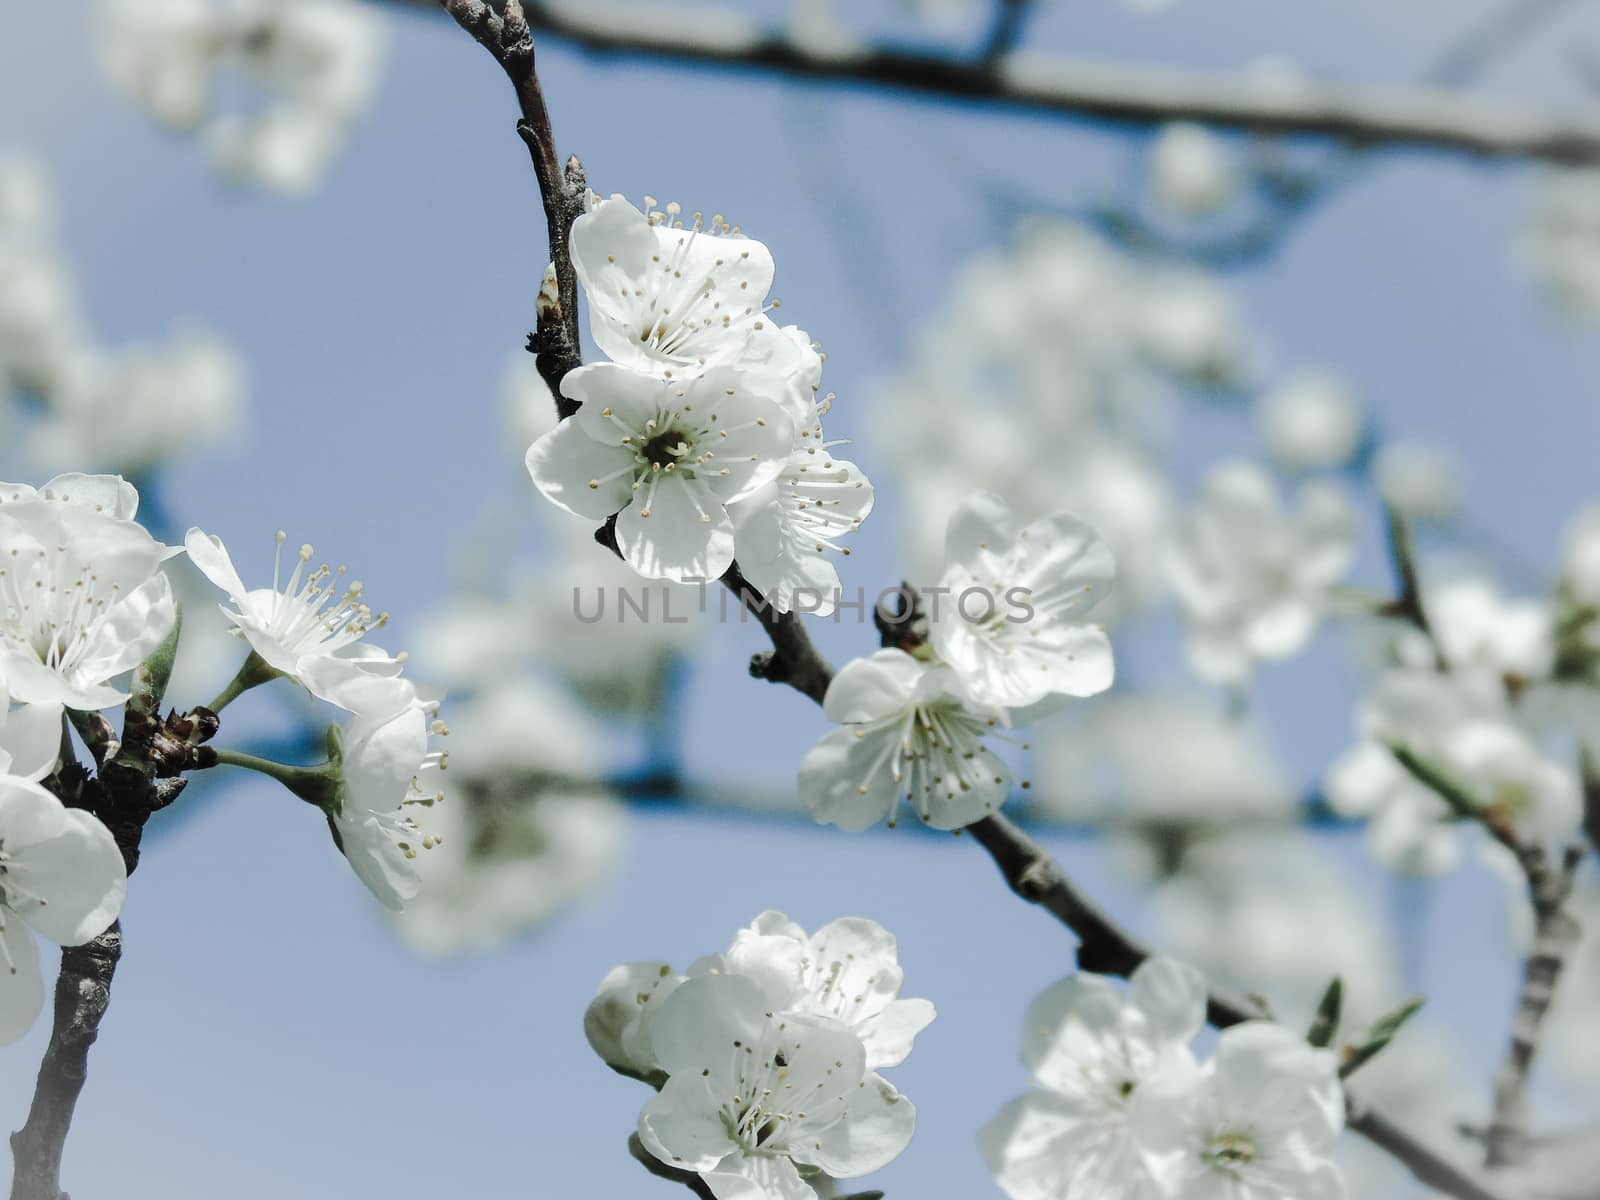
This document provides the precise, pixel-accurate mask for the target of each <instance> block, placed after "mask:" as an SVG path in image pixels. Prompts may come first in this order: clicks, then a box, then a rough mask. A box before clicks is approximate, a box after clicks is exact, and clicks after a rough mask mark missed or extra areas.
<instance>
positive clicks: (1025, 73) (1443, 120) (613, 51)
mask: <svg viewBox="0 0 1600 1200" xmlns="http://www.w3.org/2000/svg"><path fill="white" fill-rule="evenodd" d="M393 2H395V3H399V4H404V5H407V6H413V7H415V6H421V5H423V4H427V5H429V6H430V7H431V6H432V5H433V4H434V3H436V2H437V0H393ZM444 2H445V3H446V6H447V7H448V8H450V9H451V11H452V15H454V14H455V10H456V9H458V8H459V9H462V10H464V11H470V12H475V11H476V10H479V9H484V10H487V11H490V12H491V13H492V11H493V10H491V9H488V6H487V5H486V4H483V3H482V2H481V0H444ZM521 9H522V12H523V14H524V23H525V25H526V26H527V27H530V28H532V29H535V30H537V31H538V32H540V33H541V34H544V35H547V36H549V37H550V38H553V39H555V40H557V41H560V42H565V43H568V44H570V45H572V46H575V47H577V48H578V49H581V50H586V51H588V52H590V53H593V54H596V55H602V56H610V57H617V58H631V59H646V60H654V61H667V62H677V63H693V64H703V65H707V66H713V67H719V68H723V69H727V70H744V71H750V72H759V73H765V74H775V75H781V76H789V77H794V78H802V79H817V80H825V81H833V82H839V83H848V84H854V85H857V86H861V87H867V88H874V89H879V90H883V91H890V92H903V93H910V94H914V95H924V96H933V97H938V98H941V99H945V100H953V101H961V102H967V103H978V104H983V105H985V106H987V107H990V108H999V109H1008V110H1013V111H1022V112H1036V113H1054V114H1058V115H1062V116H1069V117H1076V118H1080V119H1086V120H1092V121H1099V122H1105V123H1108V124H1114V125H1122V126H1131V127H1136V128H1148V127H1150V126H1152V125H1162V124H1165V123H1167V122H1169V121H1174V120H1189V121H1198V122H1201V123H1203V124H1207V125H1211V126H1214V127H1216V128H1219V129H1230V130H1237V131H1240V132H1245V133H1258V134H1269V135H1279V136H1296V135H1298V136H1308V135H1309V136H1319V137H1326V138H1329V139H1332V140H1336V141H1344V142H1349V143H1353V144H1355V145H1362V146H1376V145H1387V146H1406V147H1420V148H1429V149H1437V150H1452V151H1456V152H1459V153H1463V154H1468V155H1473V156H1478V157H1487V158H1535V159H1541V160H1544V161H1547V162H1556V163H1568V164H1586V163H1594V162H1600V116H1597V115H1596V114H1594V113H1593V112H1584V113H1581V114H1571V115H1559V114H1555V113H1550V112H1547V111H1544V110H1543V109H1540V108H1537V107H1532V106H1528V105H1524V104H1520V103H1517V102H1514V101H1510V100H1498V99H1494V100H1491V99H1487V98H1473V97H1463V96H1457V95H1453V94H1451V93H1450V92H1449V91H1447V90H1444V89H1441V88H1428V87H1424V88H1418V87H1398V86H1376V85H1370V84H1364V85H1359V86H1354V85H1352V86H1339V85H1333V84H1325V83H1318V82H1311V81H1308V82H1306V83H1305V84H1304V85H1303V86H1300V87H1296V88H1295V89H1293V90H1292V91H1291V90H1276V91H1275V90H1271V89H1264V88H1262V87H1260V86H1258V85H1257V84H1255V83H1253V82H1252V81H1251V80H1249V79H1248V78H1243V77H1239V76H1228V75H1212V74H1203V73H1197V72H1184V71H1178V70H1173V69H1170V68H1164V67H1146V66H1134V65H1125V64H1115V63H1102V62H1090V61H1085V60H1080V59H1071V58H1064V57H1056V56H1047V55H1041V54H1012V55H1009V56H1007V57H1005V58H1003V59H1002V60H1001V61H1000V62H999V63H997V64H994V65H993V66H991V65H989V64H986V63H984V62H982V61H977V62H971V61H963V60H960V59H951V58H948V57H941V56H938V55H931V54H925V53H919V52H912V51H900V50H874V51H870V52H868V53H865V54H861V55H855V56H832V57H830V56H826V55H819V54H815V53H812V52H811V51H809V50H807V49H805V48H804V47H801V46H798V45H795V44H793V43H792V42H790V41H789V39H787V38H786V37H783V36H781V35H761V34H759V33H757V34H754V35H752V36H749V37H743V36H730V37H726V38H722V39H710V38H707V37H706V36H704V33H703V31H701V30H696V29H693V28H690V27H689V26H687V25H685V26H684V27H683V28H681V29H680V28H676V27H674V26H673V25H672V24H670V23H668V22H660V23H658V24H653V25H651V26H649V27H648V28H641V27H629V26H628V25H626V24H624V23H623V22H620V21H618V20H616V19H615V17H614V13H601V14H594V15H590V14H585V13H584V12H582V11H581V10H579V9H577V8H574V7H563V8H561V9H557V8H555V7H554V6H552V5H547V4H540V3H533V2H530V3H527V4H523V5H522V6H521ZM456 19H457V20H458V21H461V23H462V24H463V25H465V26H466V27H467V28H468V29H469V30H472V31H473V32H474V36H477V32H476V28H475V25H474V24H472V23H469V21H467V20H463V19H462V17H461V16H457V18H456ZM739 19H740V18H739V16H738V14H737V13H731V14H730V21H737V20H739ZM479 41H484V38H482V37H479ZM485 45H487V46H489V48H490V49H491V51H494V52H496V56H497V57H499V53H498V51H496V47H495V45H494V44H493V43H492V42H487V41H486V42H485Z"/></svg>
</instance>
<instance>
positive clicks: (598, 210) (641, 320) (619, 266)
mask: <svg viewBox="0 0 1600 1200" xmlns="http://www.w3.org/2000/svg"><path fill="white" fill-rule="evenodd" d="M645 203H646V209H647V211H646V212H640V211H639V210H638V209H637V208H635V207H634V206H633V205H631V204H629V203H628V201H627V200H625V199H623V198H622V197H621V196H612V197H611V198H610V199H608V200H602V201H601V202H600V203H599V204H598V205H596V206H595V208H594V209H593V210H592V211H591V212H588V213H585V214H584V215H583V216H581V217H579V218H578V219H577V220H576V221H574V222H573V225H572V265H573V267H574V268H575V269H576V271H577V274H578V281H579V283H581V284H582V285H583V291H584V295H585V296H586V297H587V298H588V300H589V331H590V333H591V334H592V335H593V336H594V340H595V344H596V345H597V346H599V347H600V349H601V350H602V351H604V352H605V354H606V355H607V356H608V357H609V358H611V359H612V360H613V361H614V362H617V363H621V364H622V365H624V366H629V367H634V368H637V369H638V370H641V371H645V372H649V373H653V374H657V375H677V376H678V377H682V376H684V375H687V374H693V373H694V372H697V371H700V370H703V369H705V368H707V367H714V366H738V367H761V368H765V369H768V370H770V371H771V372H772V373H773V374H774V375H777V376H779V377H783V378H793V379H794V383H795V389H796V390H795V391H794V394H793V397H792V399H793V403H794V406H795V411H794V413H793V415H794V416H795V418H796V419H797V420H799V419H802V413H801V412H800V411H799V405H801V404H803V403H804V401H805V400H806V399H807V398H808V396H807V394H806V392H805V384H804V376H805V374H806V366H807V362H806V355H805V349H804V348H803V347H802V345H801V344H799V343H797V342H796V340H795V339H793V338H790V337H789V336H787V335H785V334H784V333H783V332H782V331H781V330H780V329H779V328H778V326H777V325H776V324H774V323H773V322H772V321H771V320H770V319H769V318H768V317H767V315H766V312H767V308H768V304H767V292H768V291H770V290H771V288H772V277H773V271H774V267H773V262H772V253H771V251H769V250H768V249H767V248H766V246H764V245H762V244H761V243H760V242H758V241H755V240H754V239H752V238H747V237H744V236H743V235H742V234H740V233H739V232H738V231H737V230H736V229H733V228H732V227H730V226H728V225H727V223H726V222H724V221H723V220H722V218H721V217H720V216H713V217H712V218H711V224H710V226H709V227H707V226H706V225H705V224H704V222H703V221H702V220H701V219H700V218H699V217H698V215H696V217H695V221H694V226H693V227H692V228H684V226H683V223H682V222H681V221H680V220H679V219H678V214H679V211H680V210H679V208H678V206H677V205H676V204H669V205H668V206H667V208H666V211H665V212H657V211H655V201H654V200H653V199H652V198H650V197H646V198H645ZM806 345H809V343H806Z"/></svg>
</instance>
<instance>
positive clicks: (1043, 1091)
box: [978, 958, 1206, 1200]
mask: <svg viewBox="0 0 1600 1200" xmlns="http://www.w3.org/2000/svg"><path fill="white" fill-rule="evenodd" d="M1205 1014H1206V983H1205V979H1204V977H1203V976H1202V975H1201V974H1200V972H1198V971H1196V970H1195V969H1194V968H1192V967H1187V966H1184V965H1182V964H1181V963H1178V962H1175V961H1173V960H1172V959H1166V958H1153V959H1150V960H1148V961H1147V962H1145V963H1144V964H1142V965H1141V966H1140V967H1139V969H1138V970H1136V971H1135V972H1134V973H1133V976H1132V977H1131V979H1130V985H1129V990H1128V995H1127V998H1126V1000H1124V998H1123V996H1122V994H1121V993H1120V992H1119V991H1118V990H1117V987H1116V985H1115V984H1114V983H1113V982H1112V981H1111V980H1110V979H1108V978H1106V977H1104V976H1100V975H1091V974H1087V973H1084V972H1080V973H1078V974H1076V975H1069V976H1068V977H1067V978H1065V979H1063V980H1061V981H1060V982H1058V983H1056V984H1054V985H1052V986H1051V987H1049V988H1047V989H1046V990H1045V991H1044V992H1043V993H1041V994H1040V995H1039V996H1038V997H1037V998H1035V1000H1034V1001H1033V1003H1032V1004H1031V1005H1029V1006H1028V1013H1027V1017H1026V1018H1025V1019H1024V1022H1023V1043H1022V1060H1023V1062H1024V1064H1025V1065H1026V1066H1027V1067H1028V1071H1029V1074H1030V1076H1031V1078H1032V1081H1033V1083H1034V1084H1035V1086H1036V1087H1037V1088H1038V1089H1039V1090H1037V1091H1033V1092H1029V1093H1028V1094H1026V1095H1024V1096H1022V1097H1020V1098H1018V1099H1016V1100H1014V1101H1012V1102H1011V1103H1010V1104H1008V1105H1007V1106H1006V1107H1005V1108H1004V1109H1002V1110H1001V1112H1000V1114H999V1115H998V1116H997V1117H995V1119H994V1120H993V1121H991V1122H990V1123H989V1124H988V1125H986V1126H984V1128H983V1129H982V1130H981V1131H979V1134H978V1146H979V1149H980V1150H981V1151H982V1153H983V1157H984V1160H985V1161H986V1162H987V1163H988V1164H989V1169H990V1170H991V1171H993V1172H994V1174H995V1180H996V1182H997V1183H999V1185H1000V1187H1001V1190H1003V1191H1004V1192H1005V1193H1006V1194H1007V1195H1008V1196H1010V1197H1012V1200H1057V1198H1058V1197H1061V1196H1077V1195H1080V1194H1082V1195H1085V1196H1093V1197H1095V1198H1096V1200H1156V1197H1159V1196H1161V1195H1162V1194H1163V1193H1161V1192H1160V1191H1159V1190H1158V1189H1157V1187H1156V1183H1155V1180H1154V1178H1153V1177H1152V1176H1151V1174H1150V1172H1149V1170H1148V1169H1147V1167H1146V1165H1145V1162H1144V1159H1143V1158H1142V1157H1141V1155H1140V1148H1139V1145H1138V1144H1137V1142H1136V1140H1135V1137H1134V1129H1133V1126H1132V1125H1131V1123H1130V1114H1131V1113H1132V1111H1133V1106H1134V1104H1135V1103H1136V1102H1137V1100H1138V1098H1139V1096H1140V1094H1141V1093H1142V1092H1143V1091H1144V1089H1145V1088H1146V1087H1147V1086H1149V1085H1150V1084H1151V1083H1152V1081H1154V1080H1158V1079H1159V1078H1161V1077H1162V1076H1163V1075H1165V1074H1170V1073H1172V1072H1174V1071H1177V1072H1180V1073H1182V1074H1184V1075H1187V1074H1188V1073H1189V1072H1190V1071H1192V1070H1193V1069H1194V1066H1195V1060H1194V1057H1193V1055H1192V1053H1191V1052H1190V1049H1189V1043H1190V1042H1192V1041H1193V1040H1194V1038H1195V1036H1196V1034H1198V1033H1199V1032H1200V1029H1201V1026H1203V1025H1204V1024H1205Z"/></svg>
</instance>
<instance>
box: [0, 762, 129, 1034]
mask: <svg viewBox="0 0 1600 1200" xmlns="http://www.w3.org/2000/svg"><path fill="white" fill-rule="evenodd" d="M127 888H128V875H127V871H126V869H125V868H124V866H123V862H122V852H121V851H120V850H118V849H117V843H116V839H115V838H113V837H112V836H111V831H110V830H108V829H107V828H106V827H105V826H104V825H102V824H101V823H100V822H99V821H98V820H96V819H95V818H94V817H92V816H90V815H89V814H88V813H86V812H84V811H83V810H82V809H75V808H67V807H65V806H64V805H63V804H62V803H61V801H60V800H58V799H56V798H55V797H54V796H52V795H51V794H50V793H49V792H47V791H45V789H44V788H42V787H40V786H39V785H38V784H37V783H33V782H30V781H28V780H26V779H20V778H18V777H17V776H15V775H6V774H0V1045H7V1044H9V1043H11V1042H14V1041H16V1040H17V1039H18V1038H20V1037H21V1036H22V1035H23V1034H24V1033H26V1032H27V1031H28V1028H29V1027H30V1026H31V1025H32V1024H33V1020H34V1018H35V1017H36V1016H38V1014H39V1009H40V1007H41V1006H42V1004H43V1002H44V980H43V978H42V977H41V976H40V974H39V950H38V947H37V945H35V943H34V940H33V935H34V933H35V932H37V933H39V934H41V935H43V936H44V937H46V938H48V939H50V940H51V941H52V942H55V943H56V944H57V945H61V946H81V945H82V944H83V943H85V942H87V941H89V940H91V939H92V938H95V937H98V936H99V935H100V934H101V933H103V932H105V930H106V929H107V928H108V927H109V926H110V924H111V923H112V922H113V921H115V920H116V919H117V915H118V914H119V913H120V912H121V911H122V900H123V897H124V896H125V895H126V893H127Z"/></svg>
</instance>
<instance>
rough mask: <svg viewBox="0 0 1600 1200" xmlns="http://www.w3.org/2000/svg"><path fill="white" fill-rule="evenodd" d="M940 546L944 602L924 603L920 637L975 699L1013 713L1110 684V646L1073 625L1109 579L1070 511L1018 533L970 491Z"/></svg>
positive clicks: (994, 506) (1097, 632) (1096, 631)
mask: <svg viewBox="0 0 1600 1200" xmlns="http://www.w3.org/2000/svg"><path fill="white" fill-rule="evenodd" d="M945 547H946V549H945V553H946V558H947V561H948V564H949V565H948V566H947V567H946V569H945V574H944V577H943V579H942V580H941V581H940V583H941V586H942V587H943V588H944V590H945V592H946V595H945V596H944V598H943V600H942V602H941V601H937V599H936V602H935V603H932V604H931V605H930V606H929V618H930V619H929V623H928V629H929V636H930V637H931V639H932V642H933V645H934V648H935V649H936V650H937V651H938V653H939V657H940V658H941V659H943V660H944V661H945V662H946V663H948V664H949V665H950V667H951V668H952V669H953V670H954V671H955V672H956V673H957V674H958V675H959V676H960V677H961V682H962V685H963V686H964V687H965V689H966V690H967V692H968V693H969V694H970V695H971V696H972V697H973V698H974V699H976V700H978V701H979V702H980V703H983V704H987V705H992V706H994V707H997V708H1022V707H1025V706H1027V705H1031V704H1035V703H1037V702H1038V701H1040V700H1043V699H1044V698H1045V697H1047V696H1051V695H1061V696H1077V697H1081V696H1093V695H1096V694H1097V693H1099V692H1103V691H1105V690H1106V689H1107V688H1109V687H1110V686H1111V680H1112V675H1113V666H1112V658H1111V640H1110V639H1109V638H1108V637H1106V633H1105V630H1103V629H1101V628H1100V627H1099V626H1098V625H1089V624H1085V623H1083V622H1081V621H1079V620H1076V619H1075V618H1077V617H1079V616H1080V615H1081V614H1083V613H1085V612H1087V611H1088V610H1089V609H1091V608H1093V607H1094V605H1095V603H1096V602H1097V601H1098V600H1099V599H1100V597H1101V596H1103V595H1104V594H1106V592H1108V591H1109V590H1110V588H1111V583H1112V580H1113V578H1114V577H1115V575H1116V562H1115V560H1114V559H1113V558H1112V556H1111V551H1110V550H1109V549H1107V547H1106V544H1105V543H1104V542H1102V541H1101V540H1100V538H1099V536H1098V535H1097V534H1096V533H1095V531H1094V530H1092V529H1090V528H1089V527H1088V526H1087V525H1085V524H1084V523H1083V522H1082V521H1080V520H1078V518H1076V517H1074V516H1072V515H1071V514H1070V513H1052V514H1051V515H1049V516H1047V517H1042V518H1040V519H1039V520H1037V521H1034V522H1032V523H1030V524H1028V525H1026V526H1024V525H1022V524H1021V523H1020V522H1019V521H1018V520H1017V519H1016V518H1015V517H1014V516H1013V515H1012V513H1011V510H1010V508H1009V507H1007V505H1006V504H1005V502H1004V501H1003V500H1001V499H1000V498H999V497H997V496H993V495H990V494H989V493H986V492H979V493H977V494H976V495H974V496H971V497H969V498H968V500H967V502H966V503H965V504H963V505H962V506H961V507H960V508H959V509H957V510H956V514H955V516H953V517H952V518H951V519H950V527H949V530H948V532H947V533H946V536H945Z"/></svg>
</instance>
